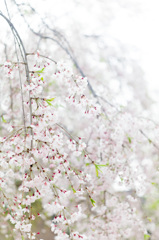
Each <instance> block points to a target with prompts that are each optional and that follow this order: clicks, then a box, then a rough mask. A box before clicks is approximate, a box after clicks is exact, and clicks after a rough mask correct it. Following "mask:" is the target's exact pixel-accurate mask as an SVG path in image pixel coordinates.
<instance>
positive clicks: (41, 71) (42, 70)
mask: <svg viewBox="0 0 159 240" xmlns="http://www.w3.org/2000/svg"><path fill="white" fill-rule="evenodd" d="M44 69H45V68H42V69H41V70H39V71H36V73H43V72H44Z"/></svg>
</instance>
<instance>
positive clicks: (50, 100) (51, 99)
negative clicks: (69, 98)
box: [47, 98, 55, 102]
mask: <svg viewBox="0 0 159 240" xmlns="http://www.w3.org/2000/svg"><path fill="white" fill-rule="evenodd" d="M54 99H55V98H50V99H47V101H49V102H52V101H53V100H54Z"/></svg>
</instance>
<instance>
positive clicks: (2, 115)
mask: <svg viewBox="0 0 159 240" xmlns="http://www.w3.org/2000/svg"><path fill="white" fill-rule="evenodd" d="M2 121H3V122H4V123H6V122H7V121H6V120H5V119H4V117H3V115H2Z"/></svg>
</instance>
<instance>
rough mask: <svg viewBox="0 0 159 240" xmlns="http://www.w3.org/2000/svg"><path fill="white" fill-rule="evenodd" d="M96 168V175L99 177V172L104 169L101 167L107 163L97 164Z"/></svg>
mask: <svg viewBox="0 0 159 240" xmlns="http://www.w3.org/2000/svg"><path fill="white" fill-rule="evenodd" d="M94 166H95V170H96V176H97V177H98V176H99V172H98V171H100V172H102V170H101V169H100V167H106V165H102V164H95V165H94Z"/></svg>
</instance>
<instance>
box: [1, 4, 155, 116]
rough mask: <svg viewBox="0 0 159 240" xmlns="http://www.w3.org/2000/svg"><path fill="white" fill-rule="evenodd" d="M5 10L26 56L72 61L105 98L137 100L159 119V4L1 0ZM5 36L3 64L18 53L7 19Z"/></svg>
mask: <svg viewBox="0 0 159 240" xmlns="http://www.w3.org/2000/svg"><path fill="white" fill-rule="evenodd" d="M7 8H8V10H7ZM0 9H1V11H2V13H3V14H4V15H5V16H7V17H10V19H11V21H12V23H13V24H14V26H15V28H16V29H17V31H18V32H19V35H20V36H21V38H22V41H23V42H24V46H25V48H26V51H27V52H35V51H36V50H40V52H42V53H43V54H44V55H47V56H52V58H54V59H55V60H56V61H59V60H61V59H64V60H65V61H66V60H70V61H72V62H73V64H74V65H75V67H76V68H77V71H80V70H81V71H82V72H83V73H84V75H86V76H88V77H89V79H90V82H91V84H92V86H93V87H95V86H96V84H97V83H98V87H97V90H98V91H99V93H100V94H102V93H101V92H102V91H105V93H106V94H108V95H110V96H109V97H110V99H111V98H112V99H111V100H112V101H113V102H114V103H116V102H117V103H119V104H121V105H124V106H126V105H129V104H130V103H131V102H132V101H134V98H135V101H136V100H138V102H137V105H138V107H139V105H140V104H141V105H142V106H144V109H143V111H144V110H146V109H147V108H149V111H150V110H151V113H153V116H154V118H157V117H158V113H157V108H156V106H157V105H158V101H159V97H158V90H159V84H158V78H159V73H158V59H159V45H158V42H159V34H158V22H159V15H158V9H159V2H158V1H157V0H151V1H150V0H88V1H84V0H80V1H79V0H69V1H62V0H58V1H54V0H39V1H37V0H32V1H29V0H16V1H15V0H5V1H3V0H2V1H1V5H0ZM8 14H9V16H8ZM0 32H1V39H0V50H1V62H2V63H3V62H4V61H5V60H6V59H8V60H9V59H11V58H12V57H13V56H14V55H15V54H14V47H13V44H14V39H13V36H12V34H11V30H10V28H9V26H8V24H7V23H6V22H5V21H4V20H3V19H2V18H1V21H0ZM49 38H50V39H49ZM77 65H78V66H77ZM99 83H100V84H99ZM103 89H104V90H103ZM106 89H107V91H106ZM1 96H2V86H1ZM114 96H115V97H114ZM156 104H157V105H156Z"/></svg>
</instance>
